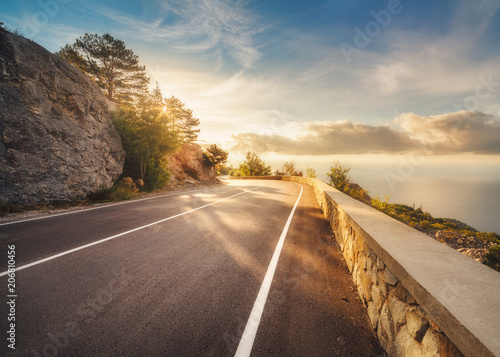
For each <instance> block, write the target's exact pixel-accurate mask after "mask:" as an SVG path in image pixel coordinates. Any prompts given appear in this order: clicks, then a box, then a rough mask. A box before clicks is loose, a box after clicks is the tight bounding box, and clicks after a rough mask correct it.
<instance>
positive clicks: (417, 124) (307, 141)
mask: <svg viewBox="0 0 500 357" xmlns="http://www.w3.org/2000/svg"><path fill="white" fill-rule="evenodd" d="M394 123H395V124H399V126H400V130H397V129H394V128H391V127H389V126H386V125H375V126H373V125H368V124H360V123H351V122H347V121H337V122H315V123H290V124H291V125H293V126H295V131H296V132H297V133H300V134H299V135H296V136H295V137H289V136H284V135H281V134H271V135H259V134H255V133H240V134H237V135H233V140H234V142H233V146H232V151H234V152H239V153H243V152H247V151H256V152H259V153H266V152H272V153H277V154H290V155H331V154H368V153H370V154H380V153H389V154H390V153H404V152H412V151H423V152H424V153H425V154H456V153H475V154H500V122H498V121H495V120H493V116H491V115H488V114H484V113H480V112H470V111H460V112H456V113H448V114H441V115H436V116H430V117H422V116H418V115H416V114H414V113H404V114H401V115H399V116H398V117H397V118H396V119H395V121H394Z"/></svg>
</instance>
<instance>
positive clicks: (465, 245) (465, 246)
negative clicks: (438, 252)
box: [428, 231, 495, 263]
mask: <svg viewBox="0 0 500 357" xmlns="http://www.w3.org/2000/svg"><path fill="white" fill-rule="evenodd" d="M428 235H430V236H431V237H433V238H435V239H436V240H438V241H440V242H441V243H445V244H446V245H447V246H449V247H452V248H453V249H456V250H458V251H459V252H460V253H462V254H465V255H467V256H469V257H471V258H472V259H474V260H476V261H478V262H480V263H484V262H485V260H486V255H487V254H488V251H489V249H490V248H491V247H492V246H494V245H495V243H493V242H488V241H484V240H481V239H478V238H476V237H470V236H467V235H465V234H461V233H457V232H453V231H436V232H435V233H434V234H428Z"/></svg>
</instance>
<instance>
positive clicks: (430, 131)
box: [395, 110, 500, 154]
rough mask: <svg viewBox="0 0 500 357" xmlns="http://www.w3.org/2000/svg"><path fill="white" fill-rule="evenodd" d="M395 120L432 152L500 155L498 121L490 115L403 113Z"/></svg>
mask: <svg viewBox="0 0 500 357" xmlns="http://www.w3.org/2000/svg"><path fill="white" fill-rule="evenodd" d="M395 121H396V122H397V123H399V124H400V126H401V129H403V130H404V132H406V133H407V134H408V135H409V136H411V137H412V138H414V139H416V140H419V141H420V142H422V143H424V144H426V145H431V146H432V147H434V151H435V152H436V153H454V152H471V153H483V154H500V122H498V121H495V120H494V117H493V116H492V115H488V114H484V113H481V112H472V111H464V110H463V111H459V112H455V113H448V114H441V115H434V116H430V117H421V116H419V115H417V114H414V113H404V114H401V115H400V116H398V117H397V118H396V120H395Z"/></svg>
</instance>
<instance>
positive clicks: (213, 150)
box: [202, 144, 229, 171]
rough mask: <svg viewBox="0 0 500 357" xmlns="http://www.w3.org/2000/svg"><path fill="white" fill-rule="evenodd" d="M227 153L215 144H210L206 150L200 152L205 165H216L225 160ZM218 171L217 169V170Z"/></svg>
mask: <svg viewBox="0 0 500 357" xmlns="http://www.w3.org/2000/svg"><path fill="white" fill-rule="evenodd" d="M228 155H229V153H228V152H227V151H225V150H223V149H222V148H220V147H218V146H217V145H216V144H213V145H210V146H209V147H208V149H207V151H206V152H204V153H203V154H202V156H203V164H204V165H205V166H207V167H218V166H220V165H222V164H224V163H226V162H227V157H228ZM217 171H219V170H217Z"/></svg>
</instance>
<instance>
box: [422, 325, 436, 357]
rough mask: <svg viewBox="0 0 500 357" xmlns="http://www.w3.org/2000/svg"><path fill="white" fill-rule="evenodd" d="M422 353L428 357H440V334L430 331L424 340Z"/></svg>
mask: <svg viewBox="0 0 500 357" xmlns="http://www.w3.org/2000/svg"><path fill="white" fill-rule="evenodd" d="M422 353H423V355H424V356H426V357H440V354H439V333H436V332H434V331H433V330H432V329H428V330H427V332H426V333H425V336H424V338H423V340H422Z"/></svg>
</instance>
